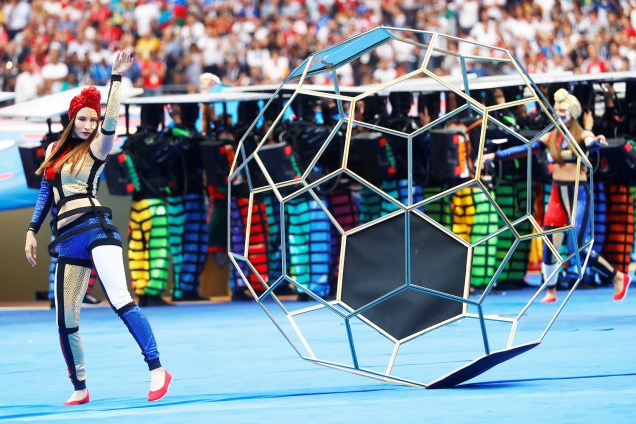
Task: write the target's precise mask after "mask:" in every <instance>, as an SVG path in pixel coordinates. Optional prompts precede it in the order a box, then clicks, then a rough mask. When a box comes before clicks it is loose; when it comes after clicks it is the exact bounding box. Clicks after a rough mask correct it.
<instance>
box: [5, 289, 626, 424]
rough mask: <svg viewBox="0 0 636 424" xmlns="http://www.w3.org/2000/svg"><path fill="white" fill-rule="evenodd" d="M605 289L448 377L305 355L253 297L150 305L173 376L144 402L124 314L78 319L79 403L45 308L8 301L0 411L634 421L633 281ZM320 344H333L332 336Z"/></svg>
mask: <svg viewBox="0 0 636 424" xmlns="http://www.w3.org/2000/svg"><path fill="white" fill-rule="evenodd" d="M524 292H525V290H522V291H512V292H505V293H495V295H494V296H495V297H496V300H495V301H496V302H499V303H502V304H504V305H505V304H507V303H509V304H514V303H516V302H519V301H520V299H522V298H524V296H527V293H524ZM611 296H612V293H611V290H610V289H606V288H602V289H596V290H581V291H577V292H575V293H574V295H573V297H572V299H571V300H570V301H569V302H568V304H567V305H566V307H565V309H564V311H563V312H562V314H561V315H560V316H559V318H558V319H557V321H556V323H555V324H554V326H553V327H552V329H551V330H550V332H549V333H548V334H547V336H546V338H545V339H544V341H543V343H541V344H540V345H539V346H538V347H536V348H535V349H533V350H531V351H529V352H527V353H525V354H522V355H520V356H518V357H516V358H513V359H512V360H510V361H508V362H506V363H503V364H501V365H499V366H497V367H495V368H493V369H491V370H490V371H487V372H486V373H484V374H482V375H480V376H478V377H476V378H474V379H473V380H470V381H468V382H467V383H464V384H462V385H460V386H458V387H456V388H454V389H442V390H426V389H418V388H412V387H406V386H399V385H394V384H389V383H384V382H380V381H377V380H372V379H368V378H364V377H361V376H356V375H353V374H349V373H345V372H341V371H337V370H333V369H330V368H325V367H321V366H317V365H314V364H312V363H310V362H307V361H303V360H302V359H300V358H299V357H298V356H297V355H296V353H295V352H294V351H293V350H292V349H291V347H290V346H289V345H288V344H287V342H286V341H285V340H284V339H283V337H282V336H281V334H280V333H279V332H278V330H277V329H276V328H275V326H274V325H273V324H272V323H271V321H269V319H268V318H267V316H266V315H265V313H264V312H263V310H262V309H261V308H260V307H259V306H258V305H257V304H256V303H255V302H244V303H236V302H235V303H230V302H220V303H206V304H180V305H178V306H173V307H151V308H146V309H145V311H146V314H147V316H148V317H149V319H150V321H151V323H152V325H153V327H154V330H155V334H156V336H157V339H158V341H159V350H160V352H161V354H162V362H163V363H164V365H165V366H166V368H167V369H169V370H170V372H171V373H172V374H173V375H174V377H175V380H174V381H173V383H172V386H171V389H170V392H169V394H168V396H166V397H165V398H164V399H163V400H161V401H159V402H156V403H148V402H147V401H146V395H147V390H148V379H147V371H146V368H145V364H144V363H143V361H142V357H141V355H140V353H139V350H138V348H137V346H136V344H135V343H134V342H133V340H132V338H131V336H130V335H129V333H128V332H127V330H126V328H125V327H124V325H123V324H122V323H121V321H120V320H119V319H118V318H117V316H116V315H115V314H114V313H113V312H112V310H111V309H110V308H109V307H91V308H85V309H84V310H83V313H82V325H81V331H82V336H83V340H84V346H85V350H86V360H87V369H88V386H89V389H90V392H91V402H90V403H89V404H86V405H81V406H76V407H63V406H60V404H61V403H62V402H63V401H64V400H66V397H67V396H68V395H69V394H70V393H71V391H72V386H71V385H70V383H69V381H68V379H67V377H66V370H65V365H64V362H63V360H62V356H61V353H60V350H59V344H58V340H57V337H56V333H57V330H56V326H55V317H54V313H53V311H51V310H47V309H37V308H32V309H8V308H4V309H0V329H1V330H0V331H1V334H2V349H0V382H1V388H0V393H2V395H1V397H0V421H4V420H6V421H11V422H46V423H51V422H71V421H73V422H77V421H76V420H83V421H84V422H109V423H112V422H122V423H124V422H125V423H133V422H134V423H146V422H148V423H155V424H156V423H177V422H178V423H213V422H214V423H256V422H259V423H303V424H304V423H423V422H427V421H431V422H435V423H439V422H449V423H461V422H475V423H485V422H487V423H515V424H518V423H523V422H552V423H600V422H603V423H628V422H634V421H633V420H634V412H635V409H636V359H635V356H634V355H635V353H636V288H635V287H632V288H631V291H630V293H628V295H627V298H626V299H625V300H624V301H623V302H621V303H616V302H613V301H612V300H611ZM544 306H545V307H546V308H550V307H554V306H553V305H552V306H548V305H544ZM314 325H316V326H319V325H320V323H315V324H314ZM450 341H451V345H452V344H461V343H462V340H461V339H459V340H450ZM317 343H318V344H319V345H322V346H318V348H326V349H327V350H329V349H331V348H332V347H333V348H335V346H331V345H330V344H332V343H334V341H333V339H332V338H330V337H325V338H324V339H323V340H318V341H317ZM468 359H470V358H468ZM436 360H440V358H436ZM442 362H443V359H442V360H441V362H440V364H442ZM442 365H443V364H442Z"/></svg>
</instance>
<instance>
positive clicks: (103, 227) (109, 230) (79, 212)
mask: <svg viewBox="0 0 636 424" xmlns="http://www.w3.org/2000/svg"><path fill="white" fill-rule="evenodd" d="M132 63H133V59H132V57H131V56H130V55H129V54H128V53H127V52H126V51H121V52H119V53H117V56H116V58H115V61H114V63H113V69H112V76H111V83H110V90H109V93H108V103H107V105H106V113H105V117H104V123H103V124H102V127H101V132H98V131H97V127H98V121H99V115H100V93H99V91H98V90H97V89H96V88H95V87H88V88H85V89H84V90H82V92H81V94H80V95H78V96H75V97H74V98H73V99H72V100H71V104H70V106H69V111H68V115H69V118H70V123H69V125H68V126H67V127H66V129H65V130H64V132H63V133H62V135H61V137H60V139H59V140H58V141H57V142H56V143H53V144H51V145H50V146H49V147H48V148H47V151H46V156H45V160H44V163H42V165H41V166H40V168H38V170H37V171H36V172H37V173H38V174H40V173H43V174H44V178H43V179H42V184H41V188H40V194H39V197H38V200H37V203H36V206H35V211H34V214H33V218H32V219H31V223H30V224H29V229H28V231H27V235H26V245H25V253H26V258H27V261H28V262H29V263H30V264H31V266H35V265H36V258H37V241H36V238H35V235H36V233H37V232H38V230H39V229H40V226H41V225H42V223H43V222H44V220H45V218H46V215H47V214H48V212H49V209H50V207H51V205H52V204H54V205H55V207H56V208H57V210H58V214H57V216H56V218H55V220H56V222H55V226H54V231H55V234H54V235H55V241H54V242H53V243H52V244H51V245H50V246H49V253H50V254H57V255H58V264H57V268H56V277H55V304H56V320H57V326H58V331H59V336H60V345H61V347H62V353H63V354H64V359H65V361H66V365H67V367H68V374H69V377H70V379H71V382H72V383H73V386H74V388H75V391H74V392H73V394H72V395H71V397H70V398H69V399H68V400H67V401H66V402H64V405H79V404H83V403H87V402H88V401H89V393H88V389H87V388H86V370H85V366H84V352H83V348H82V341H81V338H80V333H79V319H80V309H81V306H82V299H83V296H84V293H85V292H86V286H87V284H88V280H89V277H90V271H91V267H92V266H93V265H94V266H95V268H96V270H97V273H98V275H99V279H100V281H101V283H102V286H103V289H104V293H105V294H106V297H107V298H108V301H109V302H110V304H111V306H112V308H113V309H114V310H115V312H116V313H117V315H119V317H120V318H121V319H122V320H123V321H124V323H125V324H126V327H128V330H129V331H130V333H131V334H132V336H133V337H134V338H135V340H136V341H137V343H138V344H139V347H140V348H141V352H142V354H143V356H144V360H145V361H146V362H147V364H148V368H149V370H150V392H149V393H148V400H149V401H155V400H158V399H161V398H162V397H163V396H165V394H166V393H167V391H168V387H169V385H170V382H171V380H172V376H171V375H170V374H169V373H168V372H167V371H166V370H165V369H164V368H163V367H162V366H161V362H160V360H159V351H158V350H157V343H156V342H155V337H154V335H153V332H152V329H151V328H150V324H149V323H148V320H147V319H146V317H145V316H144V314H143V312H142V311H141V309H140V308H139V307H138V306H137V305H136V304H135V303H134V302H133V300H132V298H131V296H130V293H129V291H128V287H127V285H126V274H125V271H124V263H123V256H122V246H121V238H120V236H119V233H118V231H117V228H116V227H115V226H114V225H113V223H112V222H111V215H112V213H111V210H110V209H108V208H106V207H103V206H101V205H100V203H99V201H98V200H97V181H98V179H99V176H100V175H101V172H102V170H103V168H104V164H105V160H106V157H107V156H108V154H109V152H110V151H111V148H112V146H113V139H114V138H115V130H116V128H117V119H118V116H119V98H120V88H121V87H120V86H121V74H122V72H123V71H125V70H126V69H127V68H129V67H130V66H131V65H132ZM55 247H57V248H58V253H55Z"/></svg>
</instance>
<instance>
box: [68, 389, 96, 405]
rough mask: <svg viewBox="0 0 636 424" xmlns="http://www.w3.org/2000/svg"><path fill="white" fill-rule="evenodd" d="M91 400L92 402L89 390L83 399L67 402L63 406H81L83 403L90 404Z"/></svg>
mask: <svg viewBox="0 0 636 424" xmlns="http://www.w3.org/2000/svg"><path fill="white" fill-rule="evenodd" d="M90 400H91V399H90V395H89V393H88V390H87V391H86V396H84V398H83V399H80V400H70V401H66V402H64V403H63V404H62V405H64V406H72V405H81V404H83V403H88V401H90Z"/></svg>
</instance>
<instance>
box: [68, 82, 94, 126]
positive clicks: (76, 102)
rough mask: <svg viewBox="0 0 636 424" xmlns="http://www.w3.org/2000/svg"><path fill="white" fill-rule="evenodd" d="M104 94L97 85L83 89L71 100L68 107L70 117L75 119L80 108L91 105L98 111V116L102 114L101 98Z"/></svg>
mask: <svg viewBox="0 0 636 424" xmlns="http://www.w3.org/2000/svg"><path fill="white" fill-rule="evenodd" d="M101 98H102V95H101V94H100V93H99V90H97V89H96V88H95V87H88V88H85V89H83V90H82V92H81V93H80V94H78V95H77V96H75V97H73V100H71V104H70V106H69V107H68V117H69V119H73V117H74V116H75V114H76V113H77V111H78V110H80V109H82V108H85V107H90V108H91V109H94V110H95V112H97V116H99V115H100V114H101V111H102V110H101V107H100V103H99V102H100V100H101Z"/></svg>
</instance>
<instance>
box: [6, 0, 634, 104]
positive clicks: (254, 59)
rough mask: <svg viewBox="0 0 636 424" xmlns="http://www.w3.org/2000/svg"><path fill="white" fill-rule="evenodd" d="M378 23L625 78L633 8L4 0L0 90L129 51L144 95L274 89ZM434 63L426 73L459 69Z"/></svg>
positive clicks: (54, 78) (22, 93)
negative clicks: (206, 87)
mask: <svg viewBox="0 0 636 424" xmlns="http://www.w3.org/2000/svg"><path fill="white" fill-rule="evenodd" d="M378 25H385V26H395V27H405V28H412V29H419V30H426V31H434V32H439V33H443V34H447V35H451V36H457V37H460V38H463V39H467V40H476V41H479V42H480V43H484V44H487V45H492V46H496V47H502V48H505V49H509V50H510V51H511V52H512V53H513V54H514V55H515V56H516V57H517V58H518V59H519V60H520V61H521V63H522V64H523V65H524V66H525V67H526V69H527V70H528V71H529V72H530V73H542V72H557V71H572V72H574V73H598V72H611V71H634V70H636V30H635V29H634V27H635V26H636V1H633V0H623V1H618V0H604V1H593V0H585V1H571V0H568V1H559V0H537V1H528V0H486V1H472V0H453V1H450V0H446V1H430V0H393V1H381V0H232V1H225V0H137V1H133V0H91V1H87V0H62V1H52V0H32V1H27V0H5V1H3V2H2V8H1V10H0V65H1V69H2V71H1V74H0V90H1V91H14V92H15V93H16V99H15V101H16V102H21V101H25V100H29V99H31V98H34V97H36V96H40V95H44V94H51V93H55V92H58V91H62V90H65V89H68V88H72V87H76V86H78V85H87V84H96V85H104V84H105V83H106V82H107V81H108V78H109V76H110V65H111V63H110V62H111V60H112V56H113V55H112V53H113V51H115V50H117V49H128V50H130V51H132V52H134V55H135V58H136V59H137V60H136V68H135V70H134V72H133V73H132V75H130V77H131V80H132V81H133V84H134V85H135V86H137V87H143V88H144V89H145V90H146V92H147V93H161V92H163V93H168V92H193V91H196V90H197V89H198V87H197V85H198V78H199V75H201V73H202V72H211V73H213V74H216V75H219V76H220V77H221V78H222V81H223V83H224V84H225V85H252V84H263V83H279V82H281V80H282V79H283V78H284V77H285V76H286V75H287V74H288V73H289V72H290V71H291V70H293V69H294V68H295V67H296V66H297V65H298V64H299V63H300V62H301V61H302V60H303V59H304V58H306V57H307V56H308V54H309V53H311V52H315V51H317V50H320V49H323V48H325V47H327V46H330V45H333V44H335V43H338V42H340V41H343V40H345V39H347V38H350V37H352V36H354V35H357V34H359V33H361V32H364V31H367V30H369V29H371V28H374V27H376V26H378ZM450 42H452V40H451V41H449V43H450ZM463 45H464V46H468V47H469V48H470V45H469V44H467V43H464V44H463ZM451 47H452V46H451ZM485 53H487V52H485ZM413 54H414V53H413V51H412V50H409V49H408V48H405V49H403V50H401V51H396V50H395V49H393V50H389V51H383V52H382V54H381V55H380V54H374V55H370V56H369V57H368V58H366V59H365V60H363V61H360V63H359V64H358V65H357V69H348V68H343V70H342V72H343V73H346V75H341V78H342V80H341V81H340V83H341V84H343V85H357V84H361V83H370V82H383V81H384V80H391V79H393V78H395V77H396V76H399V75H400V74H401V73H404V72H408V71H409V70H411V68H412V67H413V66H414V65H413V64H415V63H417V58H414V57H412V56H413ZM433 61H434V62H433V63H434V64H435V67H436V68H437V70H436V72H439V73H441V74H456V73H461V70H460V69H458V66H457V64H456V62H452V61H445V60H443V57H442V56H441V55H440V56H439V58H437V59H436V58H433Z"/></svg>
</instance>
